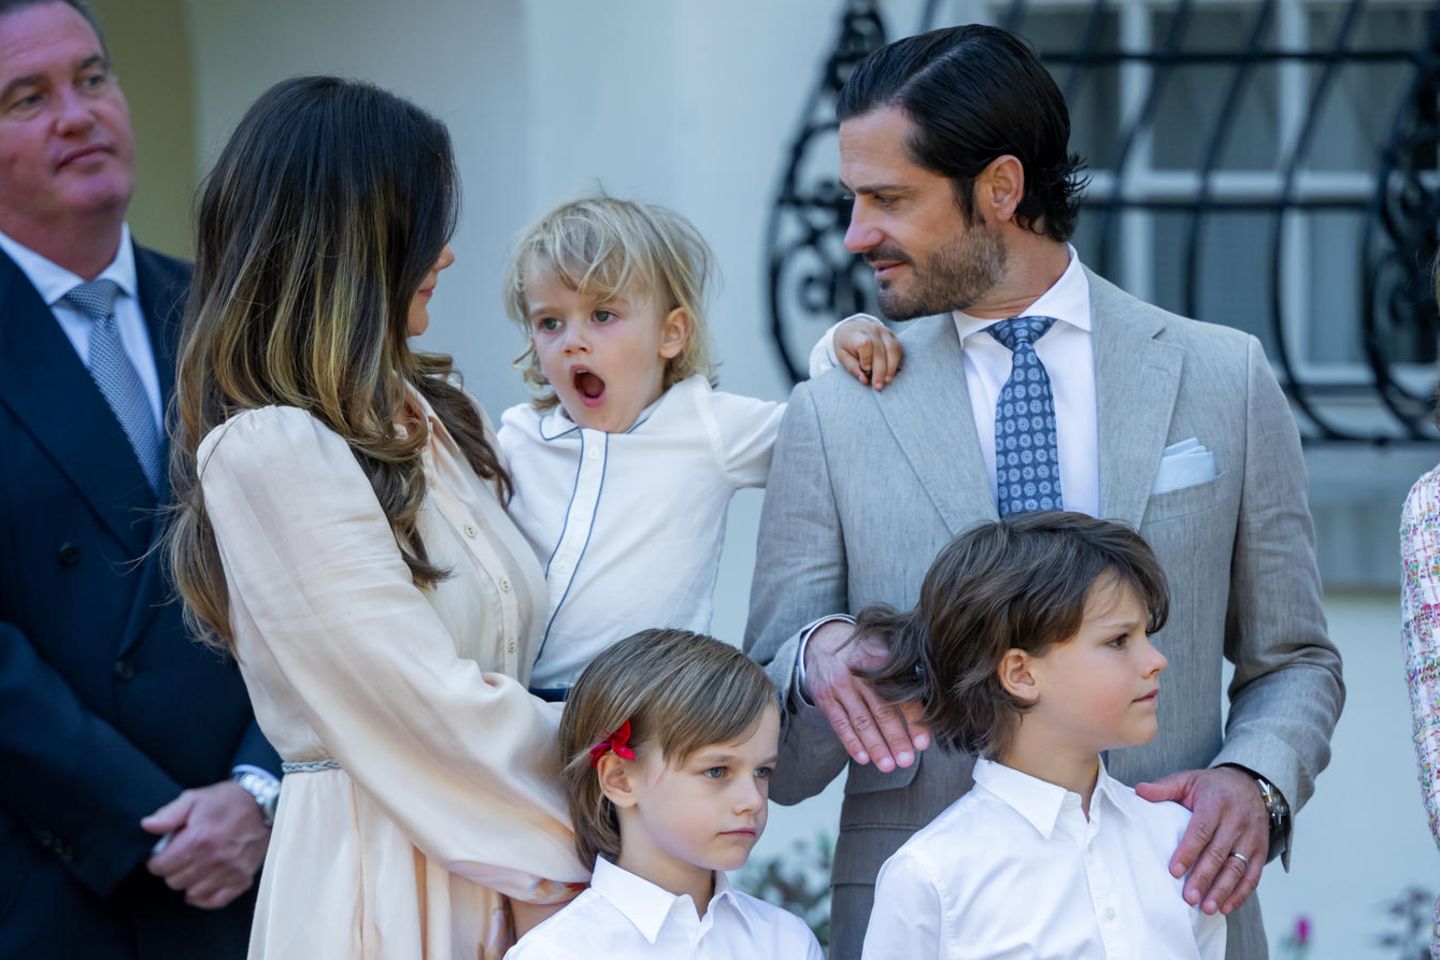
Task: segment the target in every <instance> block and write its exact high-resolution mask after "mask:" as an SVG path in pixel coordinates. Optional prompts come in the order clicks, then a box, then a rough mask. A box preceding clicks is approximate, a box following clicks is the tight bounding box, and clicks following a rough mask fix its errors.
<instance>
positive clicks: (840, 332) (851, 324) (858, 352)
mask: <svg viewBox="0 0 1440 960" xmlns="http://www.w3.org/2000/svg"><path fill="white" fill-rule="evenodd" d="M904 355H905V351H904V348H903V347H901V346H900V340H899V338H898V337H896V336H895V334H893V333H891V332H890V328H889V327H887V326H885V324H884V323H882V322H881V321H880V320H879V319H877V318H875V317H872V316H870V314H868V313H857V314H854V315H853V316H849V317H846V318H845V319H844V320H843V321H841V323H840V325H839V326H838V327H836V328H835V359H836V360H838V361H839V362H840V365H841V366H842V367H844V368H845V369H846V370H848V371H850V375H851V376H852V377H854V378H855V379H856V380H859V381H860V382H861V383H862V384H864V385H865V386H867V387H874V388H875V389H876V390H884V389H885V387H886V385H888V384H889V383H890V381H892V380H894V379H895V374H896V373H897V372H899V370H900V361H901V360H902V359H903V358H904Z"/></svg>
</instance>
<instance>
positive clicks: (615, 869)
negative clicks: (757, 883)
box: [590, 857, 753, 944]
mask: <svg viewBox="0 0 1440 960" xmlns="http://www.w3.org/2000/svg"><path fill="white" fill-rule="evenodd" d="M590 889H592V890H594V891H595V892H596V893H598V894H599V895H600V896H602V897H604V898H605V899H606V900H608V901H609V902H610V904H611V905H612V906H613V907H614V908H615V909H616V910H618V911H620V913H622V914H623V915H624V916H625V917H626V919H628V920H629V921H630V922H631V923H633V924H634V925H635V929H636V930H639V931H640V934H641V936H643V937H644V938H645V939H646V940H647V941H648V942H650V943H652V944H653V943H654V942H655V941H656V939H658V938H659V936H660V931H661V929H663V928H664V926H665V921H666V920H668V919H669V918H670V915H671V914H672V913H673V912H674V911H676V910H683V911H686V912H687V913H688V914H689V915H691V916H698V915H699V913H700V911H699V910H698V909H696V906H695V902H694V901H693V900H691V899H690V895H689V894H681V895H680V896H678V897H677V896H676V895H675V894H673V893H671V892H670V891H669V890H666V889H665V888H663V887H660V886H657V885H656V884H653V883H651V882H650V881H649V880H646V879H645V878H644V877H642V876H639V875H637V874H634V873H631V872H630V871H629V870H626V869H624V868H623V867H619V866H616V865H615V864H613V863H611V862H610V861H609V860H606V859H605V858H604V857H596V858H595V874H594V876H593V877H592V878H591V879H590ZM707 910H711V911H713V910H729V911H733V912H734V914H735V915H736V916H737V917H739V919H740V922H741V924H742V925H743V926H744V927H745V929H746V930H747V931H748V932H753V930H752V928H751V924H750V918H749V916H747V914H746V912H745V909H744V907H743V906H742V905H741V903H740V901H739V899H738V898H736V896H735V894H734V891H733V890H732V889H731V887H730V881H729V880H728V879H726V877H725V874H724V873H721V872H720V871H716V872H715V895H714V896H712V897H711V898H710V905H709V907H708V908H707Z"/></svg>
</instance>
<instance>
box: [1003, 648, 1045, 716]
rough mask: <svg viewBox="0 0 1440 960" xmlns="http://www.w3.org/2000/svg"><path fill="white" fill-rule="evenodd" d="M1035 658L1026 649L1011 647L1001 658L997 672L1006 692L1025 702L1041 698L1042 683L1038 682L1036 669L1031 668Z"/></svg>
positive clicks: (1032, 701)
mask: <svg viewBox="0 0 1440 960" xmlns="http://www.w3.org/2000/svg"><path fill="white" fill-rule="evenodd" d="M1033 663H1034V659H1033V658H1032V657H1031V656H1030V654H1028V653H1026V652H1025V651H1024V650H1020V649H1018V648H1016V647H1011V648H1010V649H1009V650H1006V651H1005V655H1004V656H1003V657H1001V658H1000V665H999V666H998V667H996V668H995V674H996V676H997V677H999V679H1000V686H1002V687H1004V688H1005V692H1006V693H1008V694H1010V696H1012V697H1014V698H1015V699H1016V700H1019V701H1021V702H1023V703H1035V702H1036V701H1037V700H1039V699H1040V684H1039V683H1038V682H1036V679H1035V671H1034V670H1032V669H1031V666H1032V665H1033Z"/></svg>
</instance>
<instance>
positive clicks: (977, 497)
mask: <svg viewBox="0 0 1440 960" xmlns="http://www.w3.org/2000/svg"><path fill="white" fill-rule="evenodd" d="M919 323H920V324H923V325H924V326H920V327H918V328H917V329H916V331H915V335H914V336H909V337H906V338H905V341H904V342H905V360H904V367H903V369H902V370H901V372H900V374H899V375H898V376H897V377H896V378H895V382H894V383H892V384H890V386H888V387H886V388H885V389H884V391H882V392H881V393H878V394H873V393H872V396H873V397H874V398H875V402H876V403H878V404H879V405H880V411H881V413H882V414H883V415H884V417H885V421H886V423H887V424H888V425H889V427H890V430H891V432H892V433H893V434H894V435H895V440H896V442H897V443H898V444H899V445H900V449H901V450H902V451H904V453H905V457H906V459H907V460H909V461H910V466H911V468H912V469H913V470H914V471H915V474H916V476H918V477H919V478H920V483H921V485H922V486H924V488H925V491H926V493H928V494H929V496H930V499H931V501H932V502H933V503H934V504H935V508H936V510H938V511H939V513H940V516H941V518H942V519H943V520H944V521H945V526H946V528H947V529H948V530H949V531H950V534H951V535H952V536H958V535H959V534H960V533H962V532H964V531H965V530H968V529H969V528H970V527H972V526H974V525H975V524H976V523H980V522H983V521H985V520H995V519H997V518H998V513H997V511H996V507H995V497H994V495H993V494H992V493H991V490H990V476H989V473H988V472H987V471H986V469H985V459H984V457H983V456H982V454H981V452H980V440H979V438H978V437H977V436H976V434H975V416H974V414H973V413H972V412H971V410H970V390H969V388H968V387H967V386H966V384H965V367H964V364H963V363H962V361H961V354H960V338H959V335H958V334H957V333H956V331H955V324H954V322H953V321H952V319H951V318H950V317H949V316H944V317H932V318H929V319H926V320H922V321H919Z"/></svg>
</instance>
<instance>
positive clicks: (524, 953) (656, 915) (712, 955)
mask: <svg viewBox="0 0 1440 960" xmlns="http://www.w3.org/2000/svg"><path fill="white" fill-rule="evenodd" d="M552 958H553V960H560V958H582V960H646V958H654V960H687V958H693V960H752V958H753V960H762V958H763V960H792V958H793V960H824V954H823V953H821V952H820V944H819V943H817V942H816V940H815V935H814V934H813V933H811V932H810V928H809V927H807V926H806V925H805V923H804V921H802V920H801V919H800V918H799V917H797V916H795V915H794V914H791V913H787V912H786V911H784V910H782V909H780V908H779V907H776V906H773V905H771V904H768V903H766V902H765V901H763V900H757V899H755V898H754V897H752V896H750V895H749V894H745V893H741V892H740V891H738V890H736V889H734V888H733V887H731V886H730V884H729V882H728V881H727V880H726V879H725V874H723V873H716V874H715V896H714V897H712V898H711V900H710V907H709V909H707V910H706V911H705V916H703V917H702V916H699V915H698V913H697V912H696V910H695V904H694V902H693V901H692V900H691V899H690V897H689V895H688V894H685V895H682V896H678V897H677V896H675V895H674V894H672V893H670V892H669V891H667V890H664V889H662V888H661V887H657V886H656V885H655V884H653V883H651V882H650V881H649V880H646V879H644V878H643V877H638V876H636V875H635V874H633V873H630V872H629V871H628V870H622V869H621V868H620V867H617V866H615V864H613V863H611V862H610V861H608V860H606V859H605V858H604V857H600V858H598V859H597V860H596V861H595V876H594V878H593V879H591V881H590V888H589V889H588V890H586V891H585V892H584V893H582V894H580V896H578V897H576V898H575V899H574V900H573V901H571V902H570V904H569V905H567V906H566V907H565V908H564V909H563V910H561V911H560V912H559V913H557V914H555V916H553V917H551V918H550V919H549V920H546V921H545V922H544V923H542V924H540V926H538V927H536V928H535V929H533V930H531V931H530V932H529V933H527V934H526V935H525V936H524V937H522V938H521V940H520V942H519V943H517V944H516V945H515V946H514V947H512V948H511V949H510V951H509V952H508V953H506V954H505V960H552Z"/></svg>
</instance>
